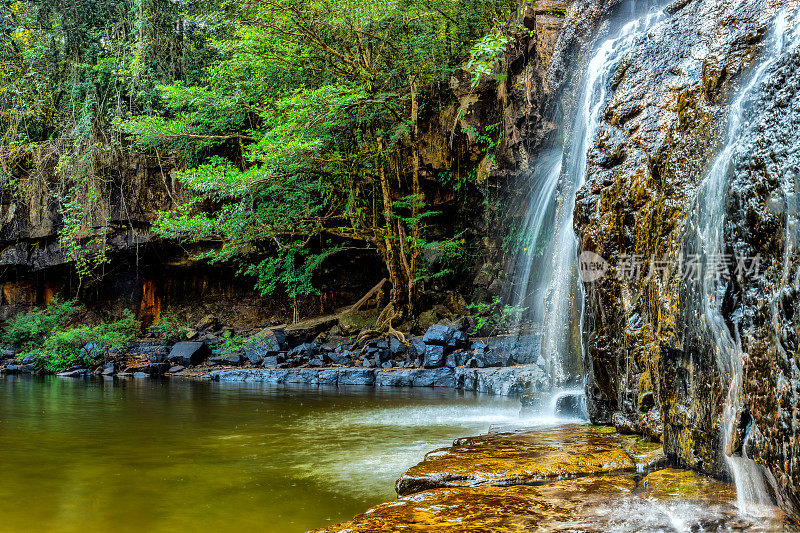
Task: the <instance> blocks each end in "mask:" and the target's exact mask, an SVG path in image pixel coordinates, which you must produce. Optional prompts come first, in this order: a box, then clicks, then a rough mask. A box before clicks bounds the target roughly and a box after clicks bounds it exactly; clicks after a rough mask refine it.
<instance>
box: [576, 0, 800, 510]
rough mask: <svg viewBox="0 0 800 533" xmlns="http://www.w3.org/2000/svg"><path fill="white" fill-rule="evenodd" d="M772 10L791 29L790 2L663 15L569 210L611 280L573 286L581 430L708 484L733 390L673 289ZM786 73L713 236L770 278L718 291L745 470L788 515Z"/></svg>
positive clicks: (791, 176) (697, 306)
mask: <svg viewBox="0 0 800 533" xmlns="http://www.w3.org/2000/svg"><path fill="white" fill-rule="evenodd" d="M780 9H786V10H787V11H788V12H790V13H791V12H793V11H796V10H797V9H798V2H797V1H794V0H792V1H784V2H775V1H767V0H741V1H738V2H727V1H721V0H694V1H690V2H685V1H681V2H674V3H672V4H671V5H670V6H669V7H668V8H667V10H666V15H665V19H664V20H663V21H662V22H661V23H660V24H659V25H657V26H656V27H655V28H654V29H652V30H651V31H650V32H649V33H648V34H647V35H646V36H644V37H643V38H642V40H641V42H640V43H638V45H637V46H636V47H635V49H634V50H633V51H632V52H631V54H630V55H629V56H628V57H627V58H625V59H623V61H622V62H621V63H620V65H619V66H618V68H617V72H616V73H615V75H614V76H613V83H612V87H611V92H610V96H609V99H608V100H607V102H606V104H605V109H604V111H603V118H602V121H601V125H600V128H599V132H598V135H597V137H596V138H595V140H594V142H593V145H592V146H591V147H590V150H589V161H588V168H587V183H586V185H585V187H584V188H583V189H582V190H581V191H579V193H578V197H577V201H576V208H575V229H576V232H577V233H578V236H579V240H580V251H584V250H588V251H592V252H595V253H597V254H599V255H600V256H602V257H603V258H605V259H606V260H607V261H608V262H609V264H610V268H609V271H608V273H607V275H606V277H605V278H603V279H602V280H600V281H598V282H594V283H587V284H585V288H586V302H585V320H584V345H585V347H586V356H587V361H586V367H587V369H588V380H587V393H588V396H589V408H590V414H591V416H592V418H593V419H594V420H595V421H603V422H609V421H611V419H612V417H614V415H615V414H618V415H619V416H617V417H616V420H618V421H619V422H620V423H622V422H623V421H624V422H626V424H627V423H630V426H631V429H632V430H634V431H637V432H640V433H645V434H649V435H651V436H653V437H656V436H658V434H660V438H661V439H663V442H664V447H665V450H666V452H667V453H668V454H669V455H670V456H671V457H673V458H674V459H675V460H677V461H678V463H679V464H681V465H683V466H689V467H692V468H696V469H699V470H701V471H704V472H708V473H714V474H720V475H722V474H724V461H723V460H722V443H721V433H722V430H721V426H720V419H721V414H722V406H723V403H724V400H725V398H726V394H727V388H728V383H729V382H730V376H727V375H722V373H721V372H720V370H719V367H718V365H717V358H716V356H715V351H714V350H715V339H714V338H712V336H711V335H710V333H709V332H708V329H707V326H706V325H705V324H704V322H703V318H702V307H701V302H700V299H701V294H702V293H701V292H700V291H699V289H698V285H697V284H693V283H687V282H686V281H685V279H684V275H685V274H686V271H685V263H684V264H681V258H682V257H683V255H684V254H686V253H688V252H691V251H692V248H691V246H687V244H686V243H687V242H688V241H690V240H691V234H692V228H691V214H692V212H693V209H694V202H695V201H696V198H697V192H698V186H699V184H700V182H701V181H702V180H703V178H704V177H705V174H706V173H707V171H708V170H709V168H710V165H711V163H712V162H713V160H714V158H715V155H716V154H717V153H718V152H719V150H720V147H721V144H722V141H723V138H724V134H725V131H726V117H727V116H728V112H729V105H728V104H729V102H730V99H731V97H732V96H733V95H734V94H736V90H737V89H738V88H739V87H740V86H741V83H742V80H743V79H747V77H748V75H749V74H751V73H752V71H753V66H754V65H758V64H759V61H760V59H763V58H762V56H763V53H764V50H765V43H766V40H767V35H768V33H769V30H770V28H771V24H772V21H773V19H774V16H775V15H776V13H777V12H778V11H779V10H780ZM796 62H797V59H796V58H795V59H787V60H786V64H785V69H786V72H785V74H784V75H779V76H778V78H777V81H776V83H775V86H774V87H773V88H772V89H768V91H767V92H768V95H767V96H765V97H764V98H765V99H766V100H769V101H770V102H771V103H770V105H769V106H768V108H769V109H768V110H765V111H764V113H763V115H764V116H763V118H762V119H759V120H763V126H762V127H757V128H755V130H757V133H754V134H753V138H752V140H751V142H749V143H747V146H743V147H742V153H741V155H740V156H739V157H738V158H737V159H736V160H735V163H734V168H735V170H734V175H733V176H731V179H730V180H729V182H730V183H731V186H730V190H729V191H726V195H728V199H727V203H726V210H727V216H726V220H724V221H722V220H721V221H720V229H721V231H722V233H723V235H724V241H725V250H726V252H728V253H731V254H733V253H735V254H736V255H739V256H748V257H752V256H755V255H757V254H761V257H762V258H763V259H762V262H763V263H762V264H766V265H768V268H767V269H766V271H764V272H762V275H760V276H755V277H751V278H748V279H747V280H745V281H744V282H739V281H737V280H732V281H731V282H730V283H729V284H728V288H727V293H726V296H725V299H724V304H723V309H722V314H723V316H724V317H725V318H726V320H727V321H728V327H729V328H730V329H731V332H732V336H733V337H734V338H737V337H741V338H742V347H743V349H744V351H745V353H746V354H747V358H746V363H745V384H744V391H743V393H744V394H743V395H744V401H745V404H746V407H749V410H750V412H751V413H752V418H753V424H752V429H751V430H750V439H749V440H748V441H747V442H749V443H750V445H751V446H752V453H751V454H750V455H751V456H752V457H754V458H756V460H757V461H759V462H760V463H761V464H762V465H764V466H766V467H768V468H769V469H770V471H771V472H772V474H773V476H775V478H776V481H777V482H778V486H779V489H780V490H779V492H781V493H782V494H783V497H784V498H785V502H784V503H786V505H785V507H786V508H787V509H789V508H791V507H794V508H797V506H796V503H797V502H794V503H792V502H791V501H790V500H791V499H792V496H791V495H792V494H797V492H798V481H800V472H798V470H797V466H796V457H797V456H798V453H797V452H798V450H797V446H798V439H797V434H796V431H797V430H796V429H794V426H795V425H793V423H792V415H791V412H792V410H793V409H794V408H796V407H797V403H796V399H795V398H796V397H797V396H796V394H797V391H798V390H800V386H797V385H795V384H796V383H798V378H800V372H798V371H797V368H798V366H797V363H796V362H795V360H794V359H795V356H794V354H795V353H796V349H797V348H796V347H797V339H798V325H797V324H798V322H797V320H798V319H797V318H796V314H795V312H794V310H795V309H796V308H797V305H798V285H797V281H796V278H795V275H796V272H791V273H788V275H787V272H785V271H784V269H783V267H782V265H784V264H785V259H786V258H785V257H784V251H785V250H786V249H787V246H786V244H787V240H788V239H789V238H788V237H787V235H791V234H792V232H793V231H794V235H797V229H796V228H797V226H792V223H791V221H792V220H793V219H792V217H795V218H794V220H796V213H797V210H796V207H794V208H793V207H792V206H793V205H794V206H796V205H797V200H796V196H794V194H795V193H794V191H795V190H797V178H796V177H795V176H797V175H798V173H797V171H796V170H795V169H796V168H797V162H796V161H795V160H794V159H793V158H794V157H796V156H794V155H793V151H794V150H793V149H792V148H790V147H792V146H794V147H796V146H797V144H798V140H799V139H797V138H796V136H797V135H798V133H797V132H798V130H799V129H800V128H798V124H796V123H795V122H796V121H797V120H798V119H797V117H796V116H795V115H796V114H797V113H798V112H800V108H798V104H797V101H796V99H795V96H794V95H795V85H796V81H797V78H798V77H797V72H798V66H797V65H796V64H795V63H796ZM756 106H757V105H756ZM793 202H794V203H793ZM792 209H795V210H794V211H792ZM793 213H794V214H793ZM787 228H788V231H787ZM795 239H796V237H795ZM791 250H792V252H791V254H790V257H789V258H788V259H789V263H793V264H794V265H795V266H796V265H797V261H798V256H797V252H796V250H797V248H796V247H792V248H791ZM735 266H736V265H735V264H734V265H732V266H731V267H730V273H731V274H732V273H733V269H734V268H735ZM734 323H737V324H738V328H739V331H738V332H736V331H734V329H735V326H734ZM648 398H649V399H648Z"/></svg>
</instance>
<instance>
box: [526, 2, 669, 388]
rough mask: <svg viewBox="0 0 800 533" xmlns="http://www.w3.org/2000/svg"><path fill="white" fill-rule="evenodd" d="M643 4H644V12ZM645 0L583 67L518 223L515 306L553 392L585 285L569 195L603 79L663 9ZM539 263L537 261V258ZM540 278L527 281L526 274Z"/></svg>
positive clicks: (574, 355) (564, 368)
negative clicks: (560, 136) (567, 117)
mask: <svg viewBox="0 0 800 533" xmlns="http://www.w3.org/2000/svg"><path fill="white" fill-rule="evenodd" d="M643 4H647V5H645V6H644V7H643ZM649 4H650V3H649V2H631V3H630V7H631V12H630V16H631V17H636V18H633V20H630V21H629V22H627V23H624V24H622V25H617V27H616V29H613V28H612V30H611V37H609V38H608V39H606V40H605V41H603V42H601V43H600V44H599V46H598V47H597V48H596V51H595V52H594V54H593V56H592V57H591V59H590V60H589V62H588V63H587V66H586V71H585V73H584V75H583V77H582V80H583V81H582V85H581V87H580V89H579V92H578V94H577V98H576V107H575V110H574V113H573V115H572V117H573V118H572V124H571V128H570V130H569V131H567V132H565V137H566V140H565V142H564V146H563V149H562V150H561V151H552V152H550V153H548V154H545V155H544V156H542V157H541V161H542V162H541V163H540V165H539V168H538V169H537V170H536V171H535V172H533V173H532V175H531V181H532V185H531V196H530V199H529V202H528V206H529V207H528V211H527V213H526V219H525V223H524V225H523V235H524V248H523V253H522V254H521V255H522V257H521V258H518V260H517V264H518V265H519V264H521V265H523V266H522V268H518V272H517V279H516V283H515V286H516V287H518V289H517V290H518V291H519V293H518V295H517V298H516V300H517V301H516V302H515V303H516V304H517V305H518V306H520V307H522V306H530V307H531V308H530V309H529V310H528V312H527V314H526V316H525V317H524V319H525V320H526V321H527V322H534V323H538V324H539V325H538V328H534V329H540V330H541V332H542V354H543V357H544V359H545V361H546V364H547V372H548V375H549V377H550V382H551V384H552V386H554V387H555V386H559V385H561V384H563V383H565V382H566V381H567V380H569V379H570V378H572V377H574V376H572V375H570V374H571V371H570V369H571V368H572V367H575V366H576V365H574V364H572V363H573V362H574V361H577V360H578V358H579V357H580V356H581V353H580V350H581V343H580V342H579V341H578V342H576V338H579V336H578V337H576V336H575V335H574V334H575V326H576V325H577V326H578V327H581V326H582V324H581V323H580V322H582V318H580V317H577V320H578V321H579V323H578V324H575V321H576V316H575V315H576V313H575V311H574V310H580V309H582V308H583V297H584V293H583V285H582V283H580V281H579V277H578V268H577V259H578V258H577V249H578V241H577V238H576V236H575V231H574V229H573V211H574V208H575V194H576V193H577V191H578V189H580V188H581V187H582V186H583V184H584V183H585V181H586V163H587V150H588V148H589V147H590V146H591V144H592V142H593V140H594V137H595V136H596V135H597V130H598V127H599V124H600V118H601V114H602V110H603V106H604V105H605V103H606V97H607V93H608V90H609V78H610V77H611V76H612V75H613V73H614V72H615V71H616V67H617V65H618V64H619V62H620V61H621V59H622V58H623V57H624V56H625V55H626V54H627V53H628V52H630V50H631V49H632V47H633V46H635V44H636V42H637V41H638V40H639V39H640V38H641V37H642V36H643V35H644V34H645V33H646V32H647V31H648V30H649V29H650V28H652V27H653V25H654V24H656V23H657V22H658V21H659V20H661V19H663V17H664V13H663V11H656V10H652V9H650V8H649ZM542 254H543V255H544V260H537V259H536V256H537V255H542ZM534 268H539V269H542V270H543V272H542V273H541V274H540V275H538V276H533V275H532V269H534Z"/></svg>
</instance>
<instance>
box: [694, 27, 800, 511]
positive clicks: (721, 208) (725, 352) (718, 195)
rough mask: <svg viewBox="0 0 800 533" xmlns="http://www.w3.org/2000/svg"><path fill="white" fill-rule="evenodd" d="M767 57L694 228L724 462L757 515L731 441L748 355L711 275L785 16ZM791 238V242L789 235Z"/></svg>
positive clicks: (720, 285) (721, 285)
mask: <svg viewBox="0 0 800 533" xmlns="http://www.w3.org/2000/svg"><path fill="white" fill-rule="evenodd" d="M771 40H772V42H771V43H770V48H769V51H768V57H767V59H766V60H764V61H763V62H762V63H761V64H760V66H759V67H758V68H757V69H756V71H755V73H754V74H753V76H752V78H751V79H750V81H749V83H748V84H747V85H745V86H744V87H743V88H742V89H741V90H740V92H739V94H738V96H737V98H736V100H735V101H734V102H733V104H732V106H731V110H730V113H729V117H728V130H727V136H726V140H725V146H724V148H723V150H722V152H721V153H720V155H719V156H718V157H717V159H716V161H715V162H714V165H713V166H712V168H711V170H710V171H709V173H708V174H707V176H706V177H705V179H704V181H703V182H702V185H701V190H700V193H699V195H698V203H697V211H696V218H695V219H694V221H693V223H694V224H695V226H696V227H695V228H694V229H695V231H696V235H697V240H698V244H699V251H700V252H701V253H700V255H701V260H702V263H703V264H704V265H706V275H705V276H703V279H702V283H701V285H702V295H701V296H702V311H703V320H704V323H705V326H706V327H707V328H708V332H709V334H710V338H712V339H714V342H715V346H714V349H715V357H716V360H717V364H718V366H719V369H720V371H721V372H722V374H723V375H724V376H728V377H729V380H730V385H729V389H728V394H727V398H726V400H725V404H724V409H723V429H724V441H723V442H724V446H725V450H726V461H727V465H728V468H729V470H730V473H731V475H732V477H733V478H734V481H735V482H736V489H737V499H738V505H739V508H740V510H741V511H743V512H745V513H757V512H758V511H759V508H760V507H761V506H763V505H766V504H770V503H771V498H770V496H769V492H768V490H767V487H766V484H765V481H764V479H765V478H764V475H763V473H762V470H761V468H760V467H759V466H758V465H757V464H756V463H755V462H754V461H752V460H750V459H749V458H748V457H747V454H746V448H747V446H746V443H744V444H745V445H743V446H742V449H743V451H742V456H741V457H735V456H733V455H734V454H732V453H731V448H732V447H733V439H734V438H735V434H736V431H737V427H736V426H737V423H738V422H739V420H738V416H737V414H739V413H741V412H742V410H743V398H742V385H743V383H742V371H743V362H744V357H745V355H744V353H743V351H742V345H741V339H740V338H739V334H738V329H739V328H738V323H737V319H736V318H735V317H734V318H733V319H732V321H733V326H734V333H731V330H730V329H729V327H728V325H727V324H726V321H725V317H724V316H723V314H722V305H723V299H724V297H725V293H726V283H725V282H724V280H721V279H719V277H717V276H715V275H710V274H711V273H712V272H713V271H714V269H715V267H713V266H712V263H713V262H715V261H717V260H715V259H714V258H721V257H724V253H725V239H724V232H725V220H726V199H727V197H728V188H729V185H730V175H731V171H732V164H733V161H734V159H735V156H736V154H737V152H739V151H740V150H741V149H742V146H741V142H742V139H743V138H744V136H745V134H746V133H747V132H748V129H749V126H750V124H749V123H748V122H747V121H748V120H749V118H750V117H749V111H750V109H749V108H748V106H747V105H746V103H747V101H748V98H749V97H750V95H751V93H753V92H754V91H756V89H757V88H758V87H759V86H760V85H761V84H762V83H763V82H764V81H765V80H766V79H768V78H769V75H770V69H771V67H773V66H774V65H775V63H776V62H777V61H778V60H779V59H780V57H781V56H782V54H783V53H784V51H785V49H786V41H787V20H786V16H785V14H783V13H781V14H779V15H778V17H777V19H776V22H775V29H774V31H773V33H772V37H771ZM787 242H789V243H790V242H791V240H788V239H787Z"/></svg>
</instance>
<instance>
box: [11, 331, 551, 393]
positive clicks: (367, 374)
mask: <svg viewBox="0 0 800 533" xmlns="http://www.w3.org/2000/svg"><path fill="white" fill-rule="evenodd" d="M323 318H325V317H323ZM327 325H328V324H327V322H326V321H325V320H322V319H312V320H308V321H305V322H302V323H298V324H293V325H291V326H286V325H279V326H267V327H263V328H259V329H257V330H252V331H247V332H237V333H235V334H234V332H232V331H231V330H230V328H220V327H218V326H217V325H216V319H215V318H214V317H211V316H209V317H206V318H204V319H203V320H202V321H201V322H200V323H198V324H197V326H196V327H195V329H194V330H192V331H191V333H190V335H189V340H181V341H180V342H172V343H170V342H167V341H165V340H164V339H163V338H159V337H153V338H145V339H140V340H138V341H136V342H134V343H132V344H131V345H129V346H128V347H127V349H125V350H123V351H121V352H119V353H112V352H110V351H109V350H106V349H104V348H103V347H100V346H94V345H86V346H84V347H83V350H84V351H85V352H86V353H87V354H92V363H91V364H90V365H87V364H84V365H81V366H75V367H71V368H67V369H64V371H63V372H60V373H58V374H57V375H58V376H59V377H70V378H77V377H88V376H91V375H98V376H100V375H102V376H105V377H118V378H148V377H158V376H176V377H184V378H190V379H210V380H214V381H241V382H259V383H267V384H272V385H283V384H303V385H312V386H320V385H331V386H348V385H361V386H379V387H447V388H454V389H461V390H467V391H477V392H483V393H489V394H499V395H507V396H508V395H519V394H522V393H523V392H536V391H542V390H545V389H548V388H549V387H550V386H551V384H550V383H549V381H548V378H547V371H546V367H547V362H546V360H545V358H544V357H543V356H542V354H541V353H540V352H541V351H540V340H539V338H538V337H536V336H531V337H527V338H517V337H514V338H504V337H493V338H481V339H470V336H469V334H468V333H467V332H466V331H465V330H464V329H463V328H462V327H460V326H459V325H457V324H452V323H446V324H445V323H440V324H434V325H432V326H430V327H429V328H428V330H427V331H426V332H425V335H423V336H414V335H407V336H406V337H405V339H403V340H401V339H400V338H395V337H391V338H386V337H378V338H372V339H366V340H362V339H359V338H358V337H343V336H335V335H331V334H330V333H328V332H327V331H325V327H326V326H327ZM34 363H35V361H34V359H33V357H32V356H30V355H27V356H26V355H23V354H16V353H14V352H13V351H10V350H7V349H3V350H2V351H0V373H5V374H32V373H36V372H37V369H36V367H35V364H34Z"/></svg>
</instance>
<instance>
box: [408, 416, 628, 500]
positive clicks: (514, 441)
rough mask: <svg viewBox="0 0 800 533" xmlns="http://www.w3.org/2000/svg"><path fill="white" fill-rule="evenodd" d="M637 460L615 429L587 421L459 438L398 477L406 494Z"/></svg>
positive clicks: (623, 465) (610, 467) (608, 468)
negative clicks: (625, 446)
mask: <svg viewBox="0 0 800 533" xmlns="http://www.w3.org/2000/svg"><path fill="white" fill-rule="evenodd" d="M634 468H635V463H634V461H633V460H632V459H631V457H630V456H629V455H628V454H627V453H626V452H625V450H624V448H623V447H622V445H621V443H620V441H619V440H618V439H617V438H616V435H615V433H614V432H613V429H612V430H611V431H609V430H608V429H607V428H596V427H591V426H584V425H569V426H562V427H559V428H542V429H533V430H528V431H522V432H517V433H500V434H490V435H482V436H480V437H470V438H466V439H458V440H456V441H455V443H454V446H453V447H451V448H442V449H439V450H435V451H433V452H430V453H429V454H427V455H426V456H425V460H424V461H422V462H421V463H419V464H418V465H416V466H414V467H412V468H410V469H409V470H408V471H406V473H405V474H403V475H402V476H401V477H400V479H398V480H397V483H396V485H395V488H396V490H397V493H398V494H399V495H401V496H404V495H407V494H413V493H415V492H420V491H423V490H429V489H434V488H439V487H475V486H480V485H496V486H507V485H519V484H531V483H539V482H543V481H551V480H555V479H565V478H574V477H578V476H587V475H596V474H602V473H609V472H619V471H623V470H634Z"/></svg>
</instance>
